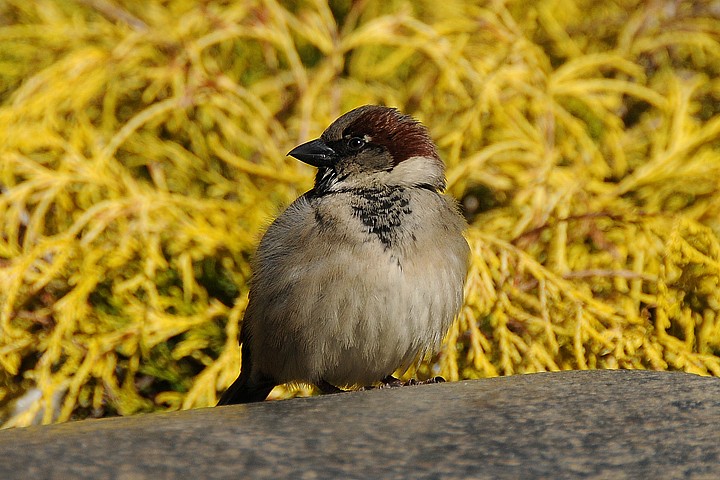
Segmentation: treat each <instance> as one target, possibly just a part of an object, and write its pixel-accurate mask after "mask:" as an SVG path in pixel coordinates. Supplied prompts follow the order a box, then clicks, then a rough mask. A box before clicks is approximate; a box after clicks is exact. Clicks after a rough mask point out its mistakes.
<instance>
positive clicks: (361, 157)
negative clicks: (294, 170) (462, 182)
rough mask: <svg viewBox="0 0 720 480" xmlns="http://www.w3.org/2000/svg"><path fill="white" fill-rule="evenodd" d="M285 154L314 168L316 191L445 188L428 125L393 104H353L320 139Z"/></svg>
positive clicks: (442, 167)
mask: <svg viewBox="0 0 720 480" xmlns="http://www.w3.org/2000/svg"><path fill="white" fill-rule="evenodd" d="M288 155H290V156H292V157H295V158H297V159H298V160H301V161H303V162H305V163H307V164H309V165H313V166H315V167H317V168H318V173H317V176H316V178H315V190H316V192H317V193H329V192H337V191H345V190H353V189H364V188H377V187H393V186H397V187H423V188H431V189H433V190H438V191H439V190H442V189H443V188H444V187H445V175H444V172H445V166H444V164H443V162H442V160H440V157H439V156H438V153H437V148H436V147H435V144H434V143H433V141H432V139H431V138H430V135H429V134H428V131H427V129H426V128H425V127H424V126H423V125H422V124H421V123H420V122H418V121H417V120H415V119H414V118H412V117H410V116H409V115H403V114H402V113H400V112H398V111H397V110H396V109H395V108H389V107H382V106H378V105H365V106H363V107H359V108H356V109H355V110H352V111H350V112H348V113H346V114H345V115H343V116H341V117H340V118H338V119H337V120H335V121H334V122H333V123H332V124H331V125H330V126H329V127H328V128H327V129H326V130H325V131H324V132H323V134H322V135H321V136H320V138H318V139H316V140H312V141H310V142H307V143H303V144H302V145H299V146H297V147H295V148H294V149H293V150H291V151H290V152H289V153H288Z"/></svg>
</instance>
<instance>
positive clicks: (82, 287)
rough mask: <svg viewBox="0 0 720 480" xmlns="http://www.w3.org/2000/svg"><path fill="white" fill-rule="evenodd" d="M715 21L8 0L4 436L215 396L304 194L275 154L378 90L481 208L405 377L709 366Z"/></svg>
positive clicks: (517, 10) (676, 8) (712, 358)
mask: <svg viewBox="0 0 720 480" xmlns="http://www.w3.org/2000/svg"><path fill="white" fill-rule="evenodd" d="M528 5H529V6H528ZM713 8H716V7H714V6H713V2H711V1H709V0H708V1H702V0H701V1H696V2H641V1H639V0H637V1H631V0H621V1H617V2H612V3H608V2H592V1H588V0H574V1H562V2H560V1H557V0H555V1H552V0H543V1H538V2H532V3H530V4H528V2H520V1H505V2H503V1H486V2H466V1H460V0H446V1H444V2H443V4H442V8H437V3H436V2H430V1H420V2H410V1H406V0H398V1H392V2H371V1H361V2H350V1H334V2H330V3H329V4H327V3H325V2H319V1H307V2H304V1H301V2H283V3H278V2H276V1H273V0H257V1H243V2H214V1H207V2H194V1H189V0H170V1H166V2H150V3H147V2H130V1H126V2H116V3H112V2H111V1H109V0H77V1H67V2H56V1H51V0H39V1H36V2H26V1H24V0H5V2H4V3H2V4H0V67H1V68H0V187H1V188H2V195H0V411H1V412H2V415H3V417H4V423H5V425H6V426H13V425H27V424H29V423H32V422H37V421H42V422H45V423H47V422H51V421H64V420H67V419H70V418H83V417H87V416H102V415H110V414H121V415H127V414H132V413H134V412H139V411H152V410H158V409H177V408H192V407H198V406H207V405H212V404H214V402H215V401H216V392H217V391H218V390H222V389H223V388H225V387H226V386H227V385H228V384H229V383H230V382H231V381H232V380H233V379H234V377H235V375H236V374H237V370H238V366H239V362H240V359H239V351H238V348H237V335H238V323H239V322H240V321H241V319H242V313H243V311H244V308H245V304H246V303H245V302H246V292H247V281H248V279H249V276H250V266H249V258H250V257H251V255H252V251H253V249H254V246H255V244H256V242H257V240H258V238H259V235H260V234H261V232H262V230H263V228H264V227H265V225H267V222H268V221H269V219H270V218H272V216H273V215H274V214H276V213H277V212H278V210H279V209H280V208H281V206H282V205H283V204H287V203H288V202H289V201H291V200H292V199H293V198H295V197H296V196H298V195H299V194H300V193H302V192H303V191H304V190H306V189H307V188H308V187H309V186H310V184H311V181H312V173H313V172H312V169H310V168H309V167H307V166H304V165H302V164H300V163H299V162H296V161H294V160H292V159H288V158H287V157H286V156H285V153H286V152H287V151H288V150H289V149H290V148H292V147H293V146H294V145H296V144H298V143H299V142H301V141H304V140H307V139H309V138H312V137H313V136H316V135H318V134H319V133H320V132H321V131H322V129H323V128H324V127H325V126H327V125H328V124H329V123H330V122H331V121H332V120H334V119H335V118H336V117H338V116H339V115H340V114H342V113H343V112H345V111H347V110H349V109H351V108H353V107H355V106H358V105H361V104H365V103H379V104H386V105H392V106H397V107H399V108H400V109H401V110H403V111H405V112H408V113H411V114H413V115H415V116H416V117H418V118H419V119H420V120H422V121H423V122H424V123H425V124H426V125H428V127H429V128H430V130H431V133H432V135H433V138H435V139H436V141H437V143H438V145H439V147H440V150H441V153H442V156H443V158H444V159H445V161H446V163H447V165H448V180H449V192H450V193H452V194H453V195H455V196H456V197H457V198H459V199H461V200H462V202H463V205H464V206H465V208H466V211H467V215H468V218H469V219H470V223H471V225H470V228H469V230H468V233H467V237H468V240H469V242H470V244H471V247H472V251H473V257H472V266H471V271H470V275H469V278H468V283H467V286H466V301H465V306H464V308H463V310H462V312H461V314H460V316H459V319H458V322H456V325H455V326H454V327H453V329H452V331H451V332H450V334H449V336H448V339H447V341H446V343H445V348H444V350H443V352H442V353H441V354H440V355H439V357H437V358H435V359H430V360H429V361H426V362H425V363H423V364H421V365H420V366H419V367H418V371H417V372H409V373H408V374H412V373H417V374H418V375H421V376H423V375H430V374H436V373H440V374H442V375H444V376H446V377H447V378H449V379H459V378H477V377H485V376H492V375H507V374H513V373H524V372H535V371H543V370H558V369H571V368H652V369H673V370H683V371H688V372H695V373H699V374H712V375H720V356H719V355H720V318H718V313H719V311H720V293H718V292H720V289H719V288H718V283H719V282H720V241H719V236H720V221H719V219H720V191H719V189H720V182H719V181H718V179H720V141H719V140H718V139H719V138H720V81H719V80H718V78H720V75H718V74H719V73H720V22H718V21H717V18H716V17H713V15H714V13H713V12H714V11H713ZM715 15H716V13H715ZM298 389H301V387H293V386H288V387H286V388H284V389H283V388H279V389H277V390H276V391H275V393H274V395H275V396H277V397H279V396H287V395H291V394H297V393H298ZM300 393H308V391H307V388H305V390H301V392H300ZM33 395H34V396H33ZM28 399H30V400H28Z"/></svg>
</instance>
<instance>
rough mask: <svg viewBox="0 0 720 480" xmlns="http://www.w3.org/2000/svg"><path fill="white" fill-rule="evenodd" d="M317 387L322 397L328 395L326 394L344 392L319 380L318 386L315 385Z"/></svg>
mask: <svg viewBox="0 0 720 480" xmlns="http://www.w3.org/2000/svg"><path fill="white" fill-rule="evenodd" d="M317 387H318V388H319V389H320V392H321V393H322V394H323V395H328V394H331V393H343V392H345V390H343V389H342V388H338V387H336V386H335V385H333V384H332V383H328V382H326V381H325V380H320V381H319V382H318V384H317Z"/></svg>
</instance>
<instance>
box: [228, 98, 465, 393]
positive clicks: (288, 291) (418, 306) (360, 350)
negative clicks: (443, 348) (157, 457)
mask: <svg viewBox="0 0 720 480" xmlns="http://www.w3.org/2000/svg"><path fill="white" fill-rule="evenodd" d="M288 156H291V157H294V158H295V159H297V160H300V161H302V162H304V163H306V164H309V165H311V166H313V167H316V168H317V172H316V175H315V182H314V186H313V188H312V189H311V190H309V191H308V192H306V193H305V194H303V195H302V196H300V197H299V198H297V200H295V201H294V202H293V203H292V204H290V206H289V207H287V209H286V210H285V211H284V212H283V213H282V214H280V215H279V216H278V217H277V218H276V219H275V220H274V221H273V222H272V224H271V225H270V226H269V227H268V229H267V231H266V232H265V234H264V235H263V237H262V238H261V240H260V244H259V246H258V249H257V252H256V254H255V258H254V264H253V274H252V277H251V280H250V290H249V294H248V304H247V307H246V311H245V314H244V317H243V320H242V323H241V329H240V335H239V337H240V338H239V341H240V344H241V369H240V374H239V376H238V378H237V380H235V382H234V383H233V384H232V385H231V386H230V387H229V388H228V389H227V390H226V391H225V392H224V394H223V395H222V396H221V398H220V401H219V403H218V405H229V404H238V403H250V402H259V401H263V400H265V399H266V397H267V396H268V394H269V393H270V391H271V390H272V389H273V388H274V387H275V386H277V385H281V384H285V383H306V384H314V385H316V386H318V387H319V388H320V390H321V391H322V392H323V393H331V392H338V391H344V390H343V389H344V388H353V387H363V386H372V385H377V384H380V383H382V382H384V381H385V382H389V381H391V380H392V379H395V377H393V376H392V374H393V373H394V372H395V371H396V370H399V369H405V370H407V369H408V368H409V367H410V366H412V365H413V363H414V362H417V361H418V360H419V359H422V358H426V355H429V354H431V353H433V352H435V351H436V350H437V348H438V347H439V346H440V344H441V342H442V340H443V338H444V336H445V334H446V333H447V331H448V330H449V328H450V326H451V324H452V322H453V320H454V317H455V316H456V315H457V314H458V312H459V310H460V308H461V306H462V302H463V288H464V282H465V278H466V276H467V271H468V263H469V254H470V249H469V246H468V243H467V241H466V239H465V238H464V236H463V231H464V230H465V228H466V226H467V225H466V222H465V219H464V217H463V216H462V214H461V212H460V209H459V206H458V204H457V202H456V201H455V200H454V199H453V198H451V197H450V196H448V195H446V194H445V193H444V190H445V187H446V179H445V165H444V163H443V161H442V160H441V159H440V156H439V154H438V150H437V147H436V145H435V143H434V142H433V141H432V139H431V137H430V135H429V132H428V130H427V128H426V127H425V126H424V125H423V124H422V123H420V122H419V121H417V120H415V119H414V118H413V117H412V116H409V115H406V114H403V113H401V112H400V111H399V110H397V109H396V108H392V107H386V106H381V105H365V106H361V107H359V108H356V109H354V110H351V111H349V112H347V113H345V114H344V115H342V116H340V117H339V118H338V119H337V120H335V121H334V122H333V123H332V124H331V125H330V126H329V127H328V128H327V129H326V130H325V131H324V132H323V133H322V134H321V136H320V137H319V138H317V139H315V140H312V141H309V142H306V143H303V144H301V145H299V146H297V147H295V148H294V149H292V150H291V151H290V152H289V153H288ZM388 379H390V380H388ZM395 380H397V379H395Z"/></svg>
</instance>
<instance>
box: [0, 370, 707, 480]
mask: <svg viewBox="0 0 720 480" xmlns="http://www.w3.org/2000/svg"><path fill="white" fill-rule="evenodd" d="M719 427H720V379H718V378H703V377H698V376H693V375H688V374H681V373H663V372H644V371H593V372H561V373H541V374H533V375H518V376H513V377H505V378H494V379H486V380H477V381H466V382H458V383H446V384H436V385H422V386H414V387H402V388H396V389H383V390H373V391H366V392H354V393H344V394H337V395H327V396H323V397H315V398H307V399H294V400H286V401H280V402H265V403H260V404H253V405H247V406H230V407H222V408H212V409H200V410H194V411H185V412H176V413H168V414H153V415H141V416H136V417H129V418H113V419H103V420H87V421H81V422H75V423H67V424H62V425H55V426H47V427H31V428H26V429H16V430H5V431H0V455H1V458H2V460H1V461H0V478H1V479H12V478H62V479H65V478H121V479H131V478H153V479H161V478H288V477H292V478H307V479H313V478H413V479H415V478H443V479H452V478H552V479H555V478H598V479H604V478H608V479H617V478H652V479H656V478H708V479H717V478H720V429H719Z"/></svg>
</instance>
